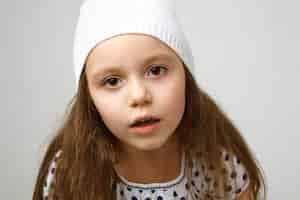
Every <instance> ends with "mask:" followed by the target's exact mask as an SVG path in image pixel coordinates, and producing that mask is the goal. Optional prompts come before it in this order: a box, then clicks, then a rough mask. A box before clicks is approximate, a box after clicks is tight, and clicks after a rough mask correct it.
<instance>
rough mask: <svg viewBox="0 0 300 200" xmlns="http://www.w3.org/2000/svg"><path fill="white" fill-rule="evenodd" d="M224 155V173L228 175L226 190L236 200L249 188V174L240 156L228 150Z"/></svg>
mask: <svg viewBox="0 0 300 200" xmlns="http://www.w3.org/2000/svg"><path fill="white" fill-rule="evenodd" d="M222 153H223V154H222V159H223V161H224V163H225V169H224V173H225V174H226V186H225V189H226V192H228V193H229V194H230V196H231V197H232V199H235V198H238V197H239V196H240V195H241V194H242V193H244V192H245V191H246V189H247V188H248V185H249V183H250V179H249V174H248V171H247V169H246V167H245V165H244V164H243V161H242V160H241V159H240V158H239V155H237V154H234V153H230V152H228V151H226V150H224V151H223V152H222Z"/></svg>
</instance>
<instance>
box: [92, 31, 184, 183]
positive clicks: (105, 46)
mask: <svg viewBox="0 0 300 200" xmlns="http://www.w3.org/2000/svg"><path fill="white" fill-rule="evenodd" d="M160 54H166V55H168V56H169V57H170V59H165V58H159V59H155V60H152V61H151V62H150V61H149V62H146V61H147V58H149V57H150V56H152V55H160ZM86 64H87V65H86V66H87V68H86V75H87V81H88V87H89V91H90V93H91V97H92V100H93V101H94V103H95V106H96V108H97V110H98V112H99V113H100V115H101V117H102V119H103V121H104V123H105V124H106V126H107V127H108V128H109V129H110V131H111V132H112V133H113V134H114V135H115V136H116V137H117V138H118V139H119V140H120V141H121V144H122V146H121V147H122V149H123V151H124V155H122V160H121V161H120V163H119V164H118V165H116V166H115V169H116V171H117V173H118V174H120V175H122V176H124V177H125V178H126V179H127V180H129V181H132V182H138V183H153V182H166V181H170V180H173V179H174V178H176V177H177V176H178V175H179V173H180V164H181V153H182V152H181V151H180V149H179V146H178V140H177V139H176V137H175V134H174V131H175V129H176V128H177V126H178V125H179V123H180V121H181V118H182V116H183V113H184V108H185V73H184V68H183V65H182V63H181V60H180V59H179V57H178V56H177V55H176V53H175V52H174V51H173V50H171V49H170V48H169V47H167V46H166V45H165V44H164V43H162V42H160V41H159V40H157V39H155V38H153V37H151V36H147V35H143V34H125V35H119V36H117V37H113V38H110V39H108V40H105V41H103V42H101V43H100V44H98V45H97V46H96V47H95V48H94V49H93V50H92V51H91V53H90V55H89V56H88V59H87V63H86ZM153 64H155V65H156V66H158V68H157V67H155V66H154V65H153ZM110 66H115V68H117V69H118V70H117V71H113V72H111V73H103V72H104V69H106V68H109V67H110ZM160 66H161V67H160ZM164 68H166V69H164ZM108 78H109V79H110V80H109V82H108V81H107V80H108ZM104 79H105V80H106V85H103V84H102V82H103V80H104ZM145 114H149V115H153V116H156V117H158V118H160V119H161V121H160V125H159V126H158V127H157V128H156V129H155V130H154V131H153V132H152V133H151V134H149V135H139V134H137V133H136V132H134V131H133V129H132V128H130V127H129V125H130V124H131V123H132V122H133V120H134V119H135V118H137V117H139V116H143V115H145Z"/></svg>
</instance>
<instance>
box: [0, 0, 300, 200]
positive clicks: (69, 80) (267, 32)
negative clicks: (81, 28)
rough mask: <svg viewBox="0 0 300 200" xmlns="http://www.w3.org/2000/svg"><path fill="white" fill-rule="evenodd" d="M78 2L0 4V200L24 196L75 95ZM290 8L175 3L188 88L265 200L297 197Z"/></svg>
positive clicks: (297, 98) (298, 71)
mask: <svg viewBox="0 0 300 200" xmlns="http://www.w3.org/2000/svg"><path fill="white" fill-rule="evenodd" d="M104 2H105V1H104ZM80 3H81V1H79V0H73V1H62V0H60V1H58V0H53V1H37V0H36V1H33V0H29V1H18V2H17V1H16V0H14V1H13V0H10V1H5V2H2V3H1V8H0V9H1V10H0V11H1V12H0V22H1V32H0V34H1V37H0V44H1V48H0V56H1V73H0V81H1V82H0V83H1V84H0V91H1V98H0V99H1V103H0V105H1V115H0V119H1V122H0V124H1V139H0V152H1V153H0V154H1V155H0V164H1V165H0V167H1V168H0V169H1V170H0V198H1V199H14V200H18V199H31V198H32V192H33V187H34V183H35V179H36V176H37V172H38V168H39V164H40V161H41V159H42V156H43V153H44V151H45V147H46V146H45V145H47V143H48V142H49V140H50V138H51V134H53V130H54V129H55V128H56V127H57V125H58V124H59V122H60V119H61V117H62V115H63V112H64V110H65V108H66V106H67V103H68V102H69V100H70V99H71V97H72V96H73V95H74V93H75V91H74V90H75V77H74V74H73V68H72V42H73V31H74V28H75V24H76V20H77V17H78V12H79V6H80ZM299 6H300V3H299V1H295V0H294V1H292V0H286V1H278V0H274V1H270V0H260V1H257V0H252V1H245V0H239V1H233V0H211V1H176V7H177V15H178V17H179V19H180V21H181V24H182V27H183V29H184V31H185V32H186V35H187V38H188V40H189V42H190V45H191V47H192V50H193V54H194V57H195V61H196V66H197V70H196V72H197V77H196V78H197V81H198V82H199V84H200V85H201V87H203V88H204V89H205V90H206V91H207V92H208V93H209V94H210V95H211V96H212V97H213V98H214V99H215V100H216V102H217V103H218V104H219V105H220V106H221V108H222V109H223V110H224V111H225V112H226V113H227V114H228V115H229V116H230V118H231V119H232V120H233V122H234V123H235V124H236V126H237V127H238V128H239V129H240V130H241V132H242V133H243V136H244V137H245V138H246V140H247V142H248V144H249V146H250V147H251V149H252V150H253V151H254V152H255V155H256V157H257V158H258V159H259V161H260V163H261V165H262V166H263V169H264V171H265V173H266V176H267V183H268V195H269V196H268V197H269V198H268V199H272V200H273V199H274V200H275V199H278V200H279V199H289V200H290V199H299V198H300V192H299V186H300V181H299V179H300V173H299V170H300V162H299V155H298V152H299V150H300V148H299V141H300V136H299V135H300V129H299V123H300V121H299V115H300V95H299V83H300V81H299V78H300V56H299V53H300V25H299V24H300V23H299V19H300V12H299Z"/></svg>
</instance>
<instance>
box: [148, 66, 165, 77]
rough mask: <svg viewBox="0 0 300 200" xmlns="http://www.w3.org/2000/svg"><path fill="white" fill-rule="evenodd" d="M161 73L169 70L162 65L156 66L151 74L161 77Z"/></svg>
mask: <svg viewBox="0 0 300 200" xmlns="http://www.w3.org/2000/svg"><path fill="white" fill-rule="evenodd" d="M161 71H167V68H166V67H163V66H161V65H154V66H153V67H151V69H150V72H152V74H154V75H155V76H157V75H159V74H160V72H161Z"/></svg>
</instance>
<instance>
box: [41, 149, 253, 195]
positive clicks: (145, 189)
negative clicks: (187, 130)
mask: <svg viewBox="0 0 300 200" xmlns="http://www.w3.org/2000/svg"><path fill="white" fill-rule="evenodd" d="M60 154H61V151H58V152H57V153H56V155H55V157H54V159H53V161H52V162H51V164H50V166H49V171H48V174H47V178H46V180H45V184H44V188H43V197H44V199H47V198H48V191H49V186H50V185H51V184H53V177H54V175H55V169H56V161H57V158H58V157H59V156H60ZM222 156H223V157H222V158H223V159H224V162H225V166H226V169H225V170H226V171H227V173H226V174H227V182H226V192H227V193H228V194H229V199H232V200H233V199H236V198H237V197H238V196H239V195H240V194H241V193H242V192H243V191H245V190H246V188H247V186H248V185H249V182H250V180H249V178H248V174H247V171H246V170H245V168H244V166H243V165H242V163H241V161H240V160H239V159H238V157H237V156H235V155H233V154H229V153H227V152H225V151H223V154H222ZM230 156H232V157H233V165H232V164H231V162H230V161H229V157H230ZM185 163H186V162H185V154H184V153H183V154H182V160H181V170H180V174H179V175H178V176H177V177H176V178H175V179H173V180H171V181H168V182H161V183H149V184H141V183H135V182H130V181H128V180H126V179H125V177H123V176H121V175H118V177H119V178H120V182H118V183H117V184H116V188H115V189H116V192H117V200H170V199H172V200H177V199H178V200H188V199H200V200H201V199H203V198H204V197H207V198H208V197H211V198H212V199H223V198H220V197H217V196H215V193H214V187H215V184H216V182H215V181H214V180H213V179H212V178H211V177H212V176H211V172H210V169H209V168H208V167H206V166H205V165H204V164H201V165H200V166H197V164H196V162H195V160H193V165H192V180H191V182H190V183H188V181H187V167H186V164H185Z"/></svg>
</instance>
